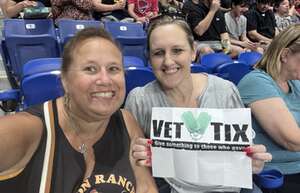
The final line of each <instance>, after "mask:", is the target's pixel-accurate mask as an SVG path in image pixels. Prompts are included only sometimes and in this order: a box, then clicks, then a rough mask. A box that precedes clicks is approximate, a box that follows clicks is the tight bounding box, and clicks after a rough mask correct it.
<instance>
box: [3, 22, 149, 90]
mask: <svg viewBox="0 0 300 193" xmlns="http://www.w3.org/2000/svg"><path fill="white" fill-rule="evenodd" d="M103 26H104V28H105V29H106V30H107V31H109V32H110V33H111V34H112V36H113V37H114V38H115V39H116V40H117V41H118V42H119V43H120V46H121V49H122V52H123V55H125V56H132V57H137V58H140V59H141V60H142V61H143V63H144V64H145V62H146V61H147V60H146V57H145V50H146V39H147V37H146V33H145V31H144V29H143V26H142V25H141V24H137V23H121V22H105V23H101V22H100V21H93V20H69V19H62V20H60V21H59V22H58V28H55V27H54V23H53V21H52V20H50V19H41V20H23V19H6V20H4V31H3V39H2V41H1V54H2V57H3V59H4V62H5V68H6V71H7V74H8V75H9V77H12V78H11V79H10V82H11V83H12V81H15V83H12V85H15V84H16V85H17V83H18V82H19V81H20V75H21V73H22V72H21V71H22V66H23V65H24V64H25V63H26V62H28V61H30V60H32V59H36V58H51V57H60V56H61V53H62V50H63V46H64V45H65V44H66V42H67V41H68V40H69V39H70V38H71V37H73V36H74V35H75V34H76V33H77V32H78V31H79V30H82V29H84V28H87V27H103Z"/></svg>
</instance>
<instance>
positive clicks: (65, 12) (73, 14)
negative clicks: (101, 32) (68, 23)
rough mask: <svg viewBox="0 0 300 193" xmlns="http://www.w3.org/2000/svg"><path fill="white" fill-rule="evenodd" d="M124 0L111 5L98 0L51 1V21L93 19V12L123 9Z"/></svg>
mask: <svg viewBox="0 0 300 193" xmlns="http://www.w3.org/2000/svg"><path fill="white" fill-rule="evenodd" d="M125 3H126V1H125V0H120V1H117V2H116V3H114V4H113V5H106V4H103V3H102V2H101V1H99V0H86V1H82V0H65V1H62V0H51V4H52V14H53V19H55V20H57V19H61V18H67V19H68V18H69V19H78V20H89V19H93V15H92V14H93V12H94V11H99V12H107V11H112V10H119V9H123V8H124V7H125Z"/></svg>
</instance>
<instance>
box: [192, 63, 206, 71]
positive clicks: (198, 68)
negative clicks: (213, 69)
mask: <svg viewBox="0 0 300 193" xmlns="http://www.w3.org/2000/svg"><path fill="white" fill-rule="evenodd" d="M191 72H192V73H200V72H208V69H206V68H205V67H204V66H202V65H199V64H193V63H192V64H191Z"/></svg>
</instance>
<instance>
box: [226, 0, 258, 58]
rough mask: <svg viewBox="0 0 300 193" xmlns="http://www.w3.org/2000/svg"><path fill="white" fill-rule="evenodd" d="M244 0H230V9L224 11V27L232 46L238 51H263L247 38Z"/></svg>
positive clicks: (246, 7) (246, 9) (246, 8)
mask: <svg viewBox="0 0 300 193" xmlns="http://www.w3.org/2000/svg"><path fill="white" fill-rule="evenodd" d="M246 3H247V2H246V1H245V0H232V1H231V10H230V11H229V12H227V13H225V22H226V28H227V31H228V34H229V37H230V42H231V45H232V46H235V47H236V50H238V52H239V53H241V52H244V51H257V52H260V53H263V48H261V47H259V44H258V43H254V42H252V41H250V40H249V39H248V38H247V29H246V27H247V18H246V17H245V16H244V15H243V13H245V12H246V11H248V6H247V4H246Z"/></svg>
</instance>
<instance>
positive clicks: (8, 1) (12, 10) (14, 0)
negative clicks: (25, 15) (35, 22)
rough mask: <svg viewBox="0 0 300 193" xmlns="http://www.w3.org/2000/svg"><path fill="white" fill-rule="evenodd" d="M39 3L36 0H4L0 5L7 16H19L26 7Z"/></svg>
mask: <svg viewBox="0 0 300 193" xmlns="http://www.w3.org/2000/svg"><path fill="white" fill-rule="evenodd" d="M36 5H37V2H36V1H30V0H25V1H23V0H21V1H18V0H2V1H1V4H0V7H1V10H2V12H3V15H4V17H6V18H17V17H19V16H20V13H21V12H22V11H23V9H24V8H28V7H34V6H36Z"/></svg>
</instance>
